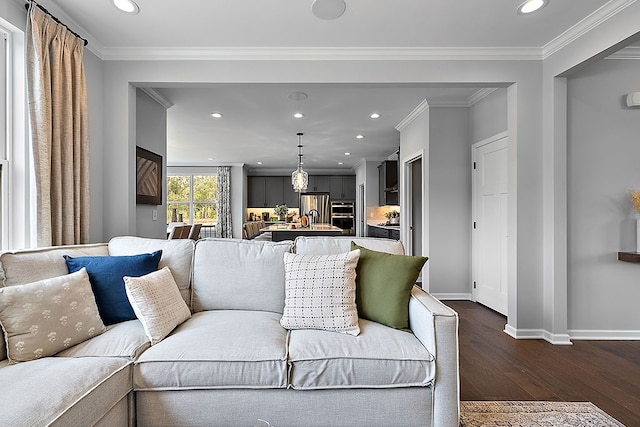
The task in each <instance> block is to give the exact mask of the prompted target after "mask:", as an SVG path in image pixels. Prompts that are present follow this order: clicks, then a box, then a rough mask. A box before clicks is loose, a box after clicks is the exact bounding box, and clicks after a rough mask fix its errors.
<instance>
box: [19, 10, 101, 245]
mask: <svg viewBox="0 0 640 427" xmlns="http://www.w3.org/2000/svg"><path fill="white" fill-rule="evenodd" d="M26 43H27V46H26V48H27V49H26V50H27V90H28V97H29V110H30V118H31V138H32V144H33V161H34V170H35V180H36V193H37V195H36V200H37V206H36V209H37V237H38V246H49V245H65V244H78V243H86V242H87V241H88V238H89V173H88V162H89V153H88V151H89V150H88V145H89V141H88V124H87V122H88V118H87V96H86V85H85V77H84V65H83V62H82V57H83V50H84V42H83V40H82V39H80V38H78V37H76V36H75V35H74V34H73V33H71V32H70V31H69V30H68V29H67V28H65V27H64V26H63V25H61V24H59V23H57V22H56V21H55V20H54V19H53V18H51V17H50V16H49V15H47V14H46V13H44V12H43V11H42V10H40V9H39V8H38V6H37V5H35V4H34V3H31V5H30V8H29V12H28V19H27V41H26Z"/></svg>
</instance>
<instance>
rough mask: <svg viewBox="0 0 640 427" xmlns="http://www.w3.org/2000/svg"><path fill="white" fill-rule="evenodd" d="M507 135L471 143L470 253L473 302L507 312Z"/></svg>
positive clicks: (503, 312) (499, 311)
mask: <svg viewBox="0 0 640 427" xmlns="http://www.w3.org/2000/svg"><path fill="white" fill-rule="evenodd" d="M508 150H509V144H508V137H507V135H506V133H502V134H499V135H496V136H494V137H492V138H489V139H486V140H484V141H481V142H478V143H476V144H474V145H473V146H472V161H473V174H472V210H473V212H472V216H473V229H472V243H471V244H472V256H471V263H472V267H471V271H472V281H473V289H472V295H473V298H474V300H475V301H477V302H479V303H481V304H483V305H486V306H487V307H489V308H491V309H493V310H495V311H497V312H498V313H501V314H503V315H505V316H506V315H507V283H508V282H507V271H508V252H507V242H508V234H507V224H508V213H509V209H508V197H509V185H508V184H509V180H508V176H509V175H508Z"/></svg>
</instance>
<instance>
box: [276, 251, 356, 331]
mask: <svg viewBox="0 0 640 427" xmlns="http://www.w3.org/2000/svg"><path fill="white" fill-rule="evenodd" d="M359 257H360V250H358V249H356V250H353V251H350V252H345V253H341V254H332V255H299V254H292V253H285V254H284V269H285V300H284V312H283V314H282V319H281V320H280V324H281V325H282V327H284V328H285V329H323V330H327V331H334V332H340V333H343V334H349V335H358V334H359V333H360V326H359V325H358V310H357V308H356V266H357V264H358V258H359Z"/></svg>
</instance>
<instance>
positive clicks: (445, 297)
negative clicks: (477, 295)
mask: <svg viewBox="0 0 640 427" xmlns="http://www.w3.org/2000/svg"><path fill="white" fill-rule="evenodd" d="M431 295H432V296H433V297H435V298H437V299H439V300H440V301H446V300H461V301H472V299H471V294H468V293H459V294H455V293H442V294H440V293H438V294H431Z"/></svg>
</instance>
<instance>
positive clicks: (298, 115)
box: [293, 113, 304, 119]
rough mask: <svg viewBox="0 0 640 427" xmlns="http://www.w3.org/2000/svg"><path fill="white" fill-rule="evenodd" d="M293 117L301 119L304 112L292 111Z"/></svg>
mask: <svg viewBox="0 0 640 427" xmlns="http://www.w3.org/2000/svg"><path fill="white" fill-rule="evenodd" d="M293 117H295V118H296V119H301V118H303V117H304V114H302V113H293Z"/></svg>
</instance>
